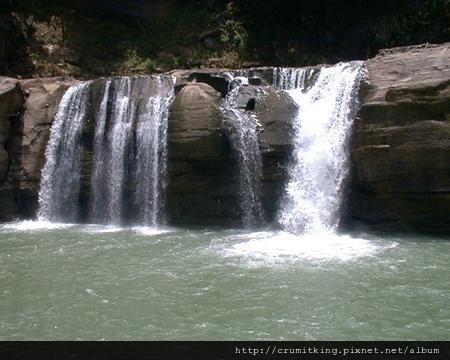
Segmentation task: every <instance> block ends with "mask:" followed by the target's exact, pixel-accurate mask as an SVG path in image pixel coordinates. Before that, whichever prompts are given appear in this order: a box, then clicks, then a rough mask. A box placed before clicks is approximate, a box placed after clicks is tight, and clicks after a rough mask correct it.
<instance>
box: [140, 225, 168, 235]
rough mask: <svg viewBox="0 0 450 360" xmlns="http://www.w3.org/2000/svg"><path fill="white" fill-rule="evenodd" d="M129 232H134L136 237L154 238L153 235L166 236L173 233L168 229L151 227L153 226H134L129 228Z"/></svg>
mask: <svg viewBox="0 0 450 360" xmlns="http://www.w3.org/2000/svg"><path fill="white" fill-rule="evenodd" d="M131 230H132V231H134V232H135V233H136V234H138V235H144V236H155V235H161V234H167V233H170V232H173V231H175V230H174V229H170V228H161V227H153V226H134V227H132V228H131Z"/></svg>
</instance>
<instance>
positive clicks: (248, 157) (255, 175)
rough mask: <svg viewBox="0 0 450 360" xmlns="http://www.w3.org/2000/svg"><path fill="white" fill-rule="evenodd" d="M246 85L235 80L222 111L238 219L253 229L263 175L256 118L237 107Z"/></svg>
mask: <svg viewBox="0 0 450 360" xmlns="http://www.w3.org/2000/svg"><path fill="white" fill-rule="evenodd" d="M245 85H248V80H247V78H245V77H241V76H238V77H236V78H234V80H233V81H232V82H231V85H230V91H229V93H228V94H227V96H226V98H225V101H224V104H223V107H222V109H221V110H222V116H223V118H224V119H225V121H226V125H227V126H228V127H229V131H228V133H229V139H230V142H231V146H232V148H233V151H234V153H235V155H236V160H237V168H238V172H237V173H238V183H239V200H240V201H239V206H240V211H241V219H242V222H243V225H244V226H245V227H252V226H255V225H257V224H259V223H261V222H262V220H263V207H262V203H261V180H262V177H263V172H262V158H261V153H260V150H259V143H258V134H257V130H258V122H257V119H256V116H255V115H254V114H252V113H250V112H248V111H245V110H243V109H241V108H239V104H238V96H239V90H240V88H241V86H245Z"/></svg>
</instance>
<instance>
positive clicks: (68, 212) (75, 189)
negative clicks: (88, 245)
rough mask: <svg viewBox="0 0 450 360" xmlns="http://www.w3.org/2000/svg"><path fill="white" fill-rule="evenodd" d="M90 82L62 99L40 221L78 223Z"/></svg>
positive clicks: (45, 173) (44, 177)
mask: <svg viewBox="0 0 450 360" xmlns="http://www.w3.org/2000/svg"><path fill="white" fill-rule="evenodd" d="M89 85H90V83H89V82H85V83H79V84H76V85H74V86H72V87H70V88H69V90H67V92H66V93H65V94H64V96H63V98H62V99H61V103H60V105H59V109H58V112H57V114H56V116H55V119H54V121H53V125H52V128H51V131H50V139H49V142H48V144H47V148H46V151H45V157H46V163H45V165H44V168H43V169H42V180H41V185H40V190H39V210H38V219H39V220H49V221H75V220H76V218H77V214H78V193H79V189H80V170H81V159H82V155H83V151H82V146H81V133H82V129H83V125H84V121H85V118H86V112H87V109H88V100H89V98H88V94H89Z"/></svg>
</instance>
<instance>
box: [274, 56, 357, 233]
mask: <svg viewBox="0 0 450 360" xmlns="http://www.w3.org/2000/svg"><path fill="white" fill-rule="evenodd" d="M364 73H365V69H364V67H363V63H362V62H351V63H339V64H337V65H335V66H330V67H322V68H320V69H319V70H318V72H317V71H316V72H314V71H311V68H304V69H287V70H284V69H281V70H280V69H278V71H275V72H274V83H275V84H276V85H278V86H280V87H281V88H284V89H288V90H287V91H288V93H289V94H290V95H291V97H292V98H293V100H294V101H295V102H296V103H297V104H298V105H299V113H298V116H297V119H296V123H295V125H294V129H293V130H294V133H295V137H294V138H295V140H294V150H293V159H292V163H291V166H290V168H289V181H288V184H287V186H286V189H285V195H284V199H283V200H282V203H281V208H280V210H279V213H278V221H279V223H280V224H281V226H282V227H283V228H284V229H286V230H288V231H290V232H295V233H299V232H314V231H320V230H331V231H332V230H335V229H336V227H337V225H338V222H339V210H340V206H341V202H342V193H343V185H344V182H345V179H346V177H347V174H348V170H349V164H348V162H349V161H348V158H349V154H348V152H349V151H348V149H347V145H348V141H349V135H350V131H351V126H352V122H353V118H354V116H355V115H356V111H357V108H358V91H359V85H360V82H361V79H362V77H363V76H364Z"/></svg>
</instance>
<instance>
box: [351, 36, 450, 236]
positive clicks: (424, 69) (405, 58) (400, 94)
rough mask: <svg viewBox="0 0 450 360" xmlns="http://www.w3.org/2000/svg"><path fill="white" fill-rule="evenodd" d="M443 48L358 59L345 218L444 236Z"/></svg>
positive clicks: (448, 80)
mask: <svg viewBox="0 0 450 360" xmlns="http://www.w3.org/2000/svg"><path fill="white" fill-rule="evenodd" d="M448 59H450V44H449V43H447V44H442V45H428V46H418V47H408V48H399V49H392V50H387V51H384V52H382V53H381V54H380V55H378V56H376V57H375V58H373V59H370V60H368V61H367V62H366V65H367V70H368V79H367V83H366V84H365V85H364V87H363V89H362V92H363V94H362V106H361V109H360V112H359V116H358V118H357V119H356V121H355V126H354V133H353V147H352V148H353V150H352V157H353V161H354V170H355V171H354V176H355V179H354V184H355V186H354V194H353V197H352V202H351V203H352V216H353V218H355V219H357V220H361V221H363V222H368V223H370V224H373V225H381V226H383V227H386V225H388V224H390V225H392V226H393V227H394V228H401V229H406V230H413V231H425V232H448V231H450V172H449V164H450V141H449V140H450V112H449V106H448V104H449V103H450V63H449V61H448Z"/></svg>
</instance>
